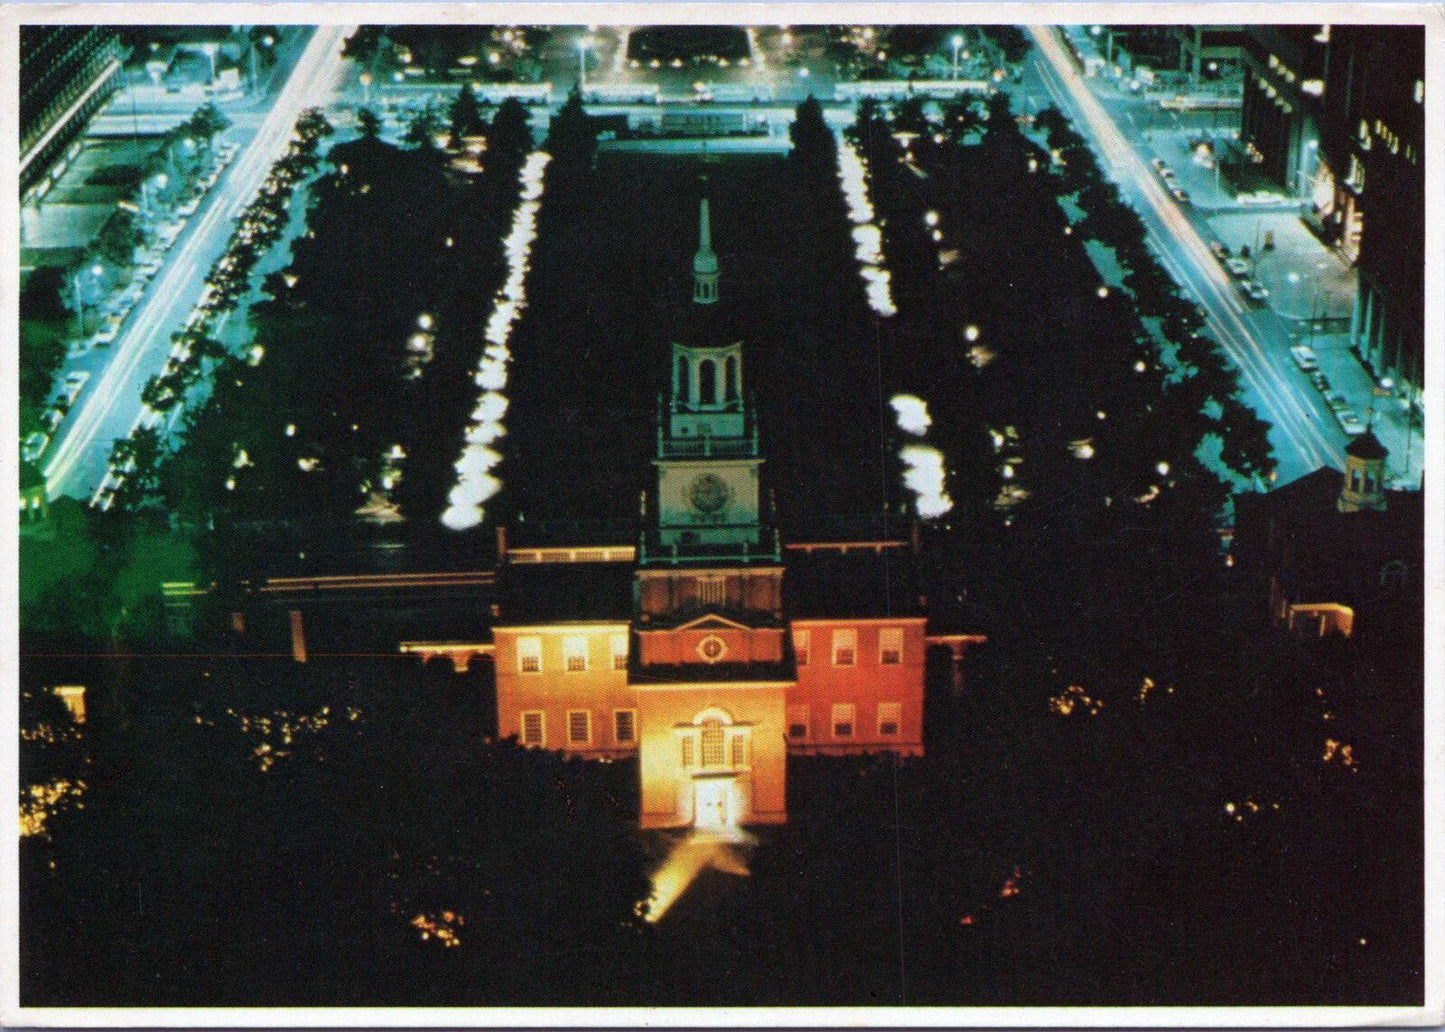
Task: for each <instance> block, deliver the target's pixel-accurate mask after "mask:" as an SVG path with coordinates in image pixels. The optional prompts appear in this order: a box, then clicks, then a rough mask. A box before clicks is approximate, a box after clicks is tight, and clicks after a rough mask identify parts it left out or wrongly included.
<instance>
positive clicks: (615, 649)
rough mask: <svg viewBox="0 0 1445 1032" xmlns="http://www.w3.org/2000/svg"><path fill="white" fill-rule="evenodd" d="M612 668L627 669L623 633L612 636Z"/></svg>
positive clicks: (624, 636) (625, 639)
mask: <svg viewBox="0 0 1445 1032" xmlns="http://www.w3.org/2000/svg"><path fill="white" fill-rule="evenodd" d="M612 669H613V670H626V669H627V635H625V634H614V635H613V636H612Z"/></svg>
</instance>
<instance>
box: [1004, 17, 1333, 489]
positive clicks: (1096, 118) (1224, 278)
mask: <svg viewBox="0 0 1445 1032" xmlns="http://www.w3.org/2000/svg"><path fill="white" fill-rule="evenodd" d="M1027 31H1028V32H1029V35H1030V36H1031V37H1032V39H1033V42H1034V46H1035V47H1036V48H1037V49H1038V52H1039V53H1040V54H1041V55H1042V56H1043V58H1044V61H1042V62H1040V63H1039V67H1040V71H1041V77H1042V78H1043V81H1044V85H1045V86H1046V87H1047V88H1048V89H1049V92H1050V94H1051V95H1053V96H1054V99H1055V100H1056V101H1060V100H1061V99H1062V98H1061V97H1060V96H1059V95H1058V93H1057V92H1056V91H1055V89H1054V85H1053V83H1052V82H1051V81H1050V80H1049V79H1048V77H1047V75H1043V74H1042V73H1044V72H1048V71H1052V73H1053V74H1054V75H1055V76H1056V77H1057V79H1058V81H1059V82H1060V83H1061V84H1062V85H1063V87H1064V88H1065V89H1066V90H1067V91H1068V93H1069V95H1070V96H1071V97H1072V98H1073V100H1074V102H1075V104H1076V105H1077V108H1078V110H1079V112H1080V113H1081V115H1082V117H1083V120H1084V121H1085V122H1086V123H1087V124H1088V126H1089V128H1090V131H1091V132H1092V133H1093V136H1094V141H1095V144H1096V146H1097V148H1098V150H1099V151H1100V154H1101V156H1102V157H1103V158H1104V159H1105V160H1106V161H1107V162H1108V163H1109V165H1110V166H1111V167H1112V169H1113V172H1114V177H1115V180H1116V181H1117V182H1119V183H1120V184H1123V183H1124V182H1125V181H1128V182H1130V183H1132V184H1133V186H1134V187H1135V189H1136V190H1137V191H1138V193H1139V195H1140V196H1141V197H1142V198H1143V200H1144V202H1145V204H1146V206H1147V210H1148V212H1149V213H1150V214H1152V215H1153V216H1154V217H1155V218H1156V219H1157V220H1158V222H1159V225H1160V227H1162V229H1163V230H1165V231H1167V232H1168V233H1169V234H1170V235H1171V236H1172V237H1173V238H1174V239H1175V240H1176V241H1177V242H1178V244H1179V245H1180V248H1181V249H1182V250H1183V251H1184V252H1186V253H1187V254H1189V255H1190V256H1191V257H1192V258H1193V259H1194V261H1193V262H1192V263H1191V264H1192V268H1191V269H1182V268H1179V267H1178V266H1176V265H1175V264H1174V263H1172V262H1169V261H1168V260H1167V258H1166V259H1165V264H1166V267H1168V268H1169V271H1170V273H1171V275H1172V276H1173V278H1174V280H1175V282H1176V283H1178V284H1179V285H1180V286H1186V284H1187V285H1188V286H1189V287H1190V288H1192V289H1194V291H1195V293H1196V295H1197V296H1198V297H1200V298H1201V299H1203V300H1204V303H1205V306H1206V309H1207V311H1208V313H1209V316H1210V328H1211V329H1212V330H1213V331H1214V334H1215V336H1216V337H1217V339H1218V340H1219V342H1220V345H1221V346H1222V347H1224V349H1225V350H1226V352H1228V354H1229V357H1230V358H1231V359H1233V360H1234V362H1235V364H1236V365H1238V366H1239V369H1240V375H1241V378H1242V379H1243V380H1244V382H1246V383H1247V384H1248V385H1249V387H1250V388H1251V389H1252V390H1253V391H1254V392H1255V394H1256V395H1257V396H1258V397H1259V398H1260V399H1261V400H1262V401H1263V402H1264V404H1265V405H1266V406H1267V407H1268V409H1269V412H1268V415H1269V416H1270V417H1271V419H1272V422H1273V423H1274V424H1275V425H1276V426H1278V427H1279V429H1280V432H1281V433H1282V434H1284V436H1285V438H1286V439H1287V440H1288V441H1289V443H1290V444H1291V445H1292V446H1293V447H1294V448H1295V450H1296V451H1297V452H1298V454H1299V455H1300V457H1301V458H1303V459H1305V461H1306V462H1308V463H1310V464H1312V465H1313V467H1315V468H1319V467H1322V466H1325V465H1328V464H1329V462H1328V457H1330V456H1333V455H1334V453H1335V451H1336V449H1335V448H1334V447H1333V446H1332V445H1331V444H1330V443H1329V441H1327V440H1326V439H1325V436H1324V434H1323V432H1322V431H1321V430H1320V428H1319V425H1318V424H1317V423H1316V422H1315V421H1314V420H1313V419H1312V418H1310V416H1309V414H1308V412H1307V410H1306V409H1305V408H1304V407H1303V406H1302V405H1301V403H1300V401H1299V399H1298V397H1297V396H1296V395H1295V394H1293V393H1292V392H1291V391H1290V390H1288V389H1287V388H1286V387H1285V386H1284V385H1283V383H1282V382H1281V378H1280V377H1279V375H1278V372H1277V371H1276V370H1275V368H1274V367H1273V366H1272V365H1271V363H1270V362H1269V360H1268V358H1267V357H1266V354H1265V351H1264V349H1263V347H1262V346H1261V345H1260V343H1259V341H1258V340H1257V339H1256V336H1255V332H1256V331H1255V329H1254V328H1252V327H1251V324H1250V323H1249V322H1248V321H1246V316H1245V314H1244V310H1243V309H1242V307H1241V306H1240V304H1239V302H1238V300H1237V299H1236V298H1235V296H1234V287H1233V284H1232V283H1231V281H1230V279H1229V276H1228V274H1227V273H1226V272H1225V271H1224V270H1223V269H1221V268H1220V267H1219V263H1218V262H1216V261H1215V260H1214V257H1213V254H1212V253H1211V252H1210V250H1209V247H1208V246H1207V245H1206V244H1205V243H1204V240H1203V239H1202V238H1201V237H1200V236H1199V233H1198V231H1196V230H1195V228H1194V226H1193V225H1192V224H1191V223H1190V222H1189V220H1188V218H1187V217H1185V215H1184V214H1183V213H1182V212H1181V211H1180V210H1179V207H1178V205H1176V204H1175V203H1173V201H1172V199H1171V198H1170V197H1169V195H1168V194H1166V193H1165V192H1164V188H1163V187H1162V186H1161V185H1160V184H1159V182H1158V181H1157V177H1155V176H1153V175H1151V174H1150V173H1149V171H1148V170H1146V168H1145V166H1144V163H1143V162H1142V161H1141V160H1140V158H1139V156H1138V155H1137V154H1136V153H1135V152H1134V150H1133V148H1132V147H1130V146H1129V143H1128V141H1127V140H1125V139H1124V135H1123V133H1121V132H1120V131H1119V127H1118V126H1117V125H1116V124H1115V123H1114V120H1113V119H1112V118H1111V117H1110V116H1109V113H1108V112H1107V111H1105V110H1104V106H1103V105H1102V104H1100V103H1099V101H1098V99H1097V98H1096V97H1094V95H1093V94H1092V93H1091V92H1090V91H1089V87H1088V85H1087V84H1086V83H1085V82H1084V80H1083V77H1082V76H1081V75H1080V74H1079V72H1078V70H1077V69H1076V68H1075V67H1074V65H1073V63H1072V61H1071V59H1070V57H1069V55H1068V54H1067V52H1066V51H1065V49H1064V46H1063V44H1062V43H1061V42H1060V41H1059V38H1058V35H1057V34H1056V33H1055V31H1054V30H1053V29H1052V28H1050V27H1047V26H1038V25H1033V26H1028V27H1027ZM1059 107H1060V110H1062V109H1063V105H1062V104H1060V105H1059ZM1141 214H1144V212H1141ZM1146 225H1147V223H1146ZM1150 235H1151V236H1154V235H1155V230H1154V229H1153V228H1152V227H1151V228H1150ZM1156 240H1157V238H1156ZM1156 246H1157V242H1156ZM1158 253H1159V254H1161V255H1163V254H1165V250H1164V249H1163V248H1162V247H1160V248H1158Z"/></svg>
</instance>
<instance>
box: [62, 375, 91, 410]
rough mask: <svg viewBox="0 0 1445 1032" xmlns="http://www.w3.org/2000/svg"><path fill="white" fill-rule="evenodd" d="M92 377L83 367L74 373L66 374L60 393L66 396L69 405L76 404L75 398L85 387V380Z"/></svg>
mask: <svg viewBox="0 0 1445 1032" xmlns="http://www.w3.org/2000/svg"><path fill="white" fill-rule="evenodd" d="M89 379H90V374H89V373H87V372H85V371H84V370H83V369H77V370H76V371H75V372H73V373H66V374H65V382H64V384H62V385H61V388H60V393H61V395H62V396H63V397H64V398H65V401H66V404H67V405H73V404H75V399H76V398H77V397H78V396H79V394H80V392H81V390H83V389H84V387H85V382H86V381H87V380H89Z"/></svg>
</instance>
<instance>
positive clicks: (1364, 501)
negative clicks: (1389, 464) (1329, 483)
mask: <svg viewBox="0 0 1445 1032" xmlns="http://www.w3.org/2000/svg"><path fill="white" fill-rule="evenodd" d="M1389 454H1390V453H1389V452H1388V451H1387V450H1386V448H1385V446H1384V445H1383V444H1381V443H1380V439H1379V438H1378V437H1376V436H1375V434H1374V431H1372V430H1366V431H1365V432H1364V433H1363V434H1361V435H1360V436H1359V437H1356V438H1355V439H1354V440H1353V441H1351V442H1350V443H1349V445H1348V446H1347V447H1346V448H1345V477H1344V483H1343V484H1341V486H1340V497H1339V499H1338V501H1337V502H1336V505H1337V506H1338V508H1339V510H1340V512H1363V511H1365V510H1370V511H1373V512H1384V511H1385V459H1386V458H1387V457H1388V456H1389Z"/></svg>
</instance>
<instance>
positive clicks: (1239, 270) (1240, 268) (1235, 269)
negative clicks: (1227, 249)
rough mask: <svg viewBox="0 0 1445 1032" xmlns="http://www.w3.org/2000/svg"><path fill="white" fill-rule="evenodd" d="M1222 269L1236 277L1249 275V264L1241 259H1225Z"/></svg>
mask: <svg viewBox="0 0 1445 1032" xmlns="http://www.w3.org/2000/svg"><path fill="white" fill-rule="evenodd" d="M1224 267H1225V268H1226V269H1228V270H1229V271H1230V272H1232V273H1234V275H1236V276H1248V275H1249V262H1247V261H1245V260H1244V259H1243V258H1226V259H1225V261H1224Z"/></svg>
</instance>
